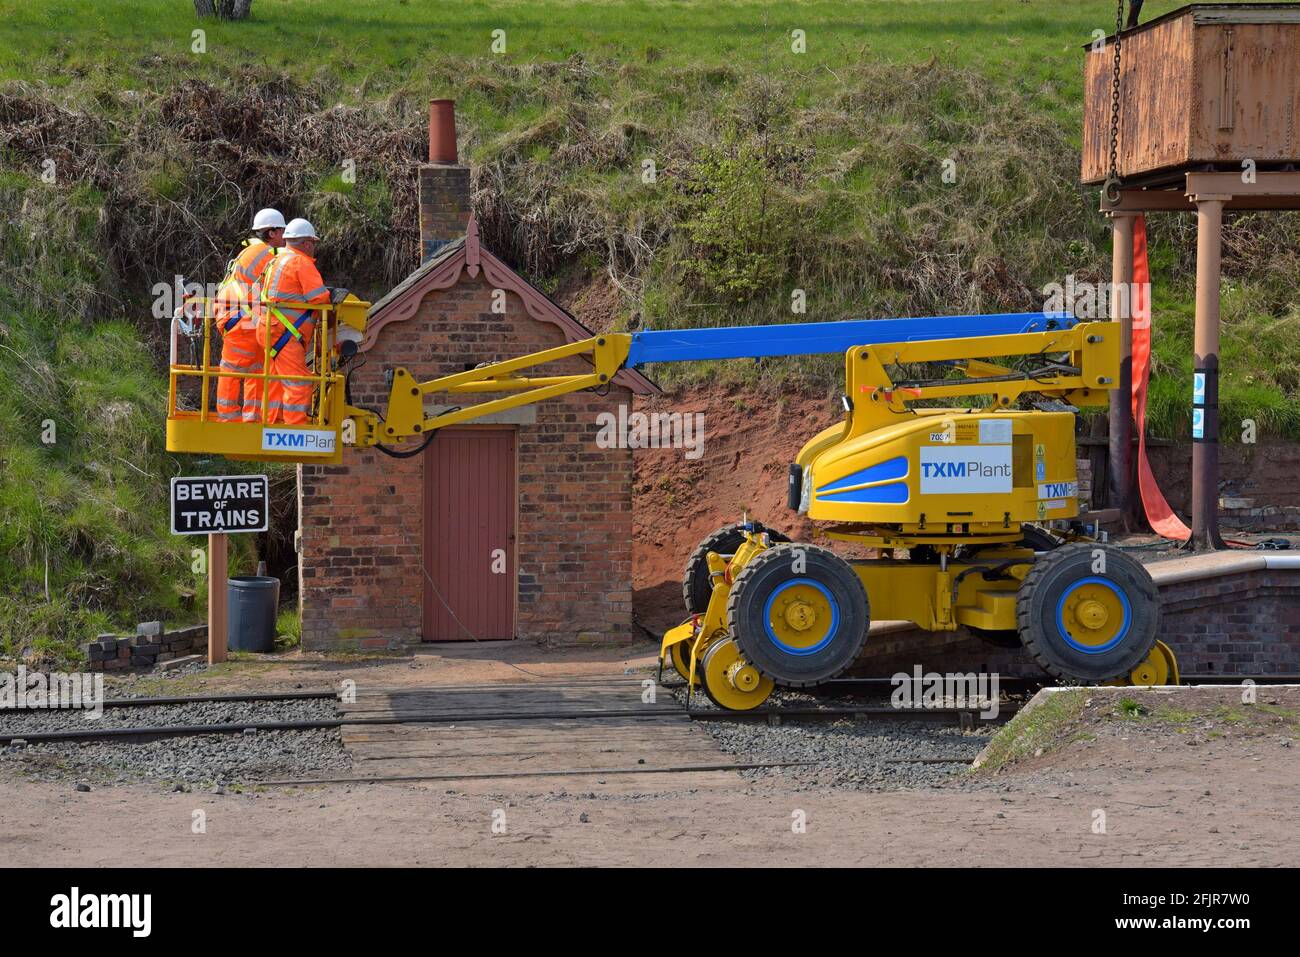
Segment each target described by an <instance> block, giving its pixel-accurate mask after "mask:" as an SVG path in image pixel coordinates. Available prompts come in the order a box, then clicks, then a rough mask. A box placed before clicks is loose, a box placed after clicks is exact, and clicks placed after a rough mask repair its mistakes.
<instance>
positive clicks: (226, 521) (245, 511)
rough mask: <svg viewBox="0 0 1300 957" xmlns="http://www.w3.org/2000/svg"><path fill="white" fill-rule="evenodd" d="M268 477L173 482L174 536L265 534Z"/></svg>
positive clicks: (252, 476)
mask: <svg viewBox="0 0 1300 957" xmlns="http://www.w3.org/2000/svg"><path fill="white" fill-rule="evenodd" d="M268 498H269V489H268V486H267V481H266V476H265V475H203V476H197V477H195V478H174V479H172V534H173V535H210V534H212V533H214V532H220V533H226V534H233V533H235V532H264V531H266V529H267V525H268V523H267V504H268Z"/></svg>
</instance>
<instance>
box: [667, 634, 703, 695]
mask: <svg viewBox="0 0 1300 957" xmlns="http://www.w3.org/2000/svg"><path fill="white" fill-rule="evenodd" d="M692 640H693V639H687V640H686V641H679V642H677V644H675V645H672V646H670V647H669V649H668V657H669V658H671V659H672V662H673V671H675V672H677V673H678V674H679V675H681V676H682V680H683V681H686V680H687V679H688V678H689V677H690V673H691V643H692ZM699 684H700V663H699V662H698V661H697V662H695V686H696V687H699Z"/></svg>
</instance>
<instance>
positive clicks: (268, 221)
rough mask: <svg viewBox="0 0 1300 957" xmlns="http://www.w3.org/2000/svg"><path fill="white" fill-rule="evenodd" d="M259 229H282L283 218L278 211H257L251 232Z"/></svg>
mask: <svg viewBox="0 0 1300 957" xmlns="http://www.w3.org/2000/svg"><path fill="white" fill-rule="evenodd" d="M259 229H284V216H283V215H281V213H280V211H279V210H278V209H259V210H258V211H257V215H256V216H254V217H253V232H257V231H258V230H259Z"/></svg>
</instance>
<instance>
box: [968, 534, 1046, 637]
mask: <svg viewBox="0 0 1300 957" xmlns="http://www.w3.org/2000/svg"><path fill="white" fill-rule="evenodd" d="M1020 531H1021V537H1020V544H1021V545H1022V546H1024V547H1025V548H1032V549H1033V550H1034V551H1036V552H1050V551H1052V550H1053V549H1057V548H1060V547H1061V546H1062V545H1063V544H1065V543H1064V542H1062V541H1061V540H1060V539H1059V538H1057V537H1056V536H1055V535H1053V534H1052V533H1051V532H1050V531H1048V530H1047V529H1045V528H1043V527H1042V526H1040V525H1029V524H1025V525H1021V526H1020ZM966 630H967V631H969V632H970V633H971V634H972V635H974V636H975V637H976V638H979V639H981V640H982V641H985V642H988V643H989V644H990V645H992V646H993V647H995V648H1019V647H1020V645H1021V641H1020V632H1018V631H1016V630H1015V629H1014V628H1007V629H1003V630H1001V631H989V630H988V629H985V628H967V629H966Z"/></svg>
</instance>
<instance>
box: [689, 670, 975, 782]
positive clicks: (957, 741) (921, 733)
mask: <svg viewBox="0 0 1300 957" xmlns="http://www.w3.org/2000/svg"><path fill="white" fill-rule="evenodd" d="M673 694H674V697H676V698H677V699H678V700H681V701H684V700H685V699H684V695H683V694H682V690H681V689H678V688H674V689H673ZM691 706H692V709H693V710H695V709H698V710H706V709H711V708H713V707H714V705H713V704H712V702H710V701H708V699H707V698H706V697H705V696H704V695H703V694H702V693H698V694H696V695H695V696H694V698H693V701H692V705H691ZM765 706H766V707H771V708H777V709H779V708H782V707H785V708H831V709H833V708H853V707H858V708H880V707H888V706H889V696H888V695H887V694H882V695H865V696H864V695H855V696H852V697H825V696H819V695H814V694H809V693H807V692H801V691H794V690H790V689H784V688H778V689H776V690H775V691H774V692H773V693H772V695H771V697H770V698H768V700H767V702H766V705H765ZM700 724H701V726H702V727H704V728H706V729H707V730H708V732H709V734H710V735H711V736H712V737H713V739H714V740H715V741H716V742H717V743H718V746H719V747H720V748H721V749H722V750H723V751H725V752H726V753H727V754H729V755H732V756H734V757H735V759H736V761H737V762H743V763H752V762H772V763H781V762H787V761H811V762H814V764H813V765H811V766H809V767H795V768H760V769H756V770H752V771H742V772H740V773H741V775H742V776H744V777H746V778H749V779H752V780H763V779H771V778H774V777H775V778H781V779H782V780H784V781H785V782H787V783H788V784H790V785H791V786H792V787H793V789H794V790H796V791H810V790H821V789H825V788H849V789H853V790H863V791H894V790H907V789H915V788H928V787H939V786H941V785H945V784H950V783H953V781H954V780H955V779H956V777H957V776H959V775H961V774H963V772H964V771H965V770H966V768H967V767H968V765H967V763H966V762H968V761H970V760H973V759H974V757H975V756H976V755H977V754H979V752H980V751H981V749H983V747H984V746H985V745H986V744H988V742H989V739H990V738H992V736H993V735H994V734H995V733H996V732H997V729H998V725H997V724H995V723H992V722H978V723H977V724H976V726H975V728H974V730H972V731H963V730H962V729H961V728H960V727H959V726H958V724H957V721H956V720H955V719H954V720H953V721H952V722H951V723H949V722H946V721H935V720H922V721H902V720H898V719H894V718H888V719H879V718H877V719H873V718H870V717H867V718H860V719H854V718H851V717H850V718H839V719H834V720H832V719H800V718H782V719H781V721H780V723H779V724H769V723H768V722H766V721H762V720H753V721H737V720H727V719H724V720H719V721H701V722H700ZM902 758H958V759H959V760H958V761H954V762H951V763H943V764H930V763H909V762H903V761H900V760H899V759H902Z"/></svg>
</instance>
